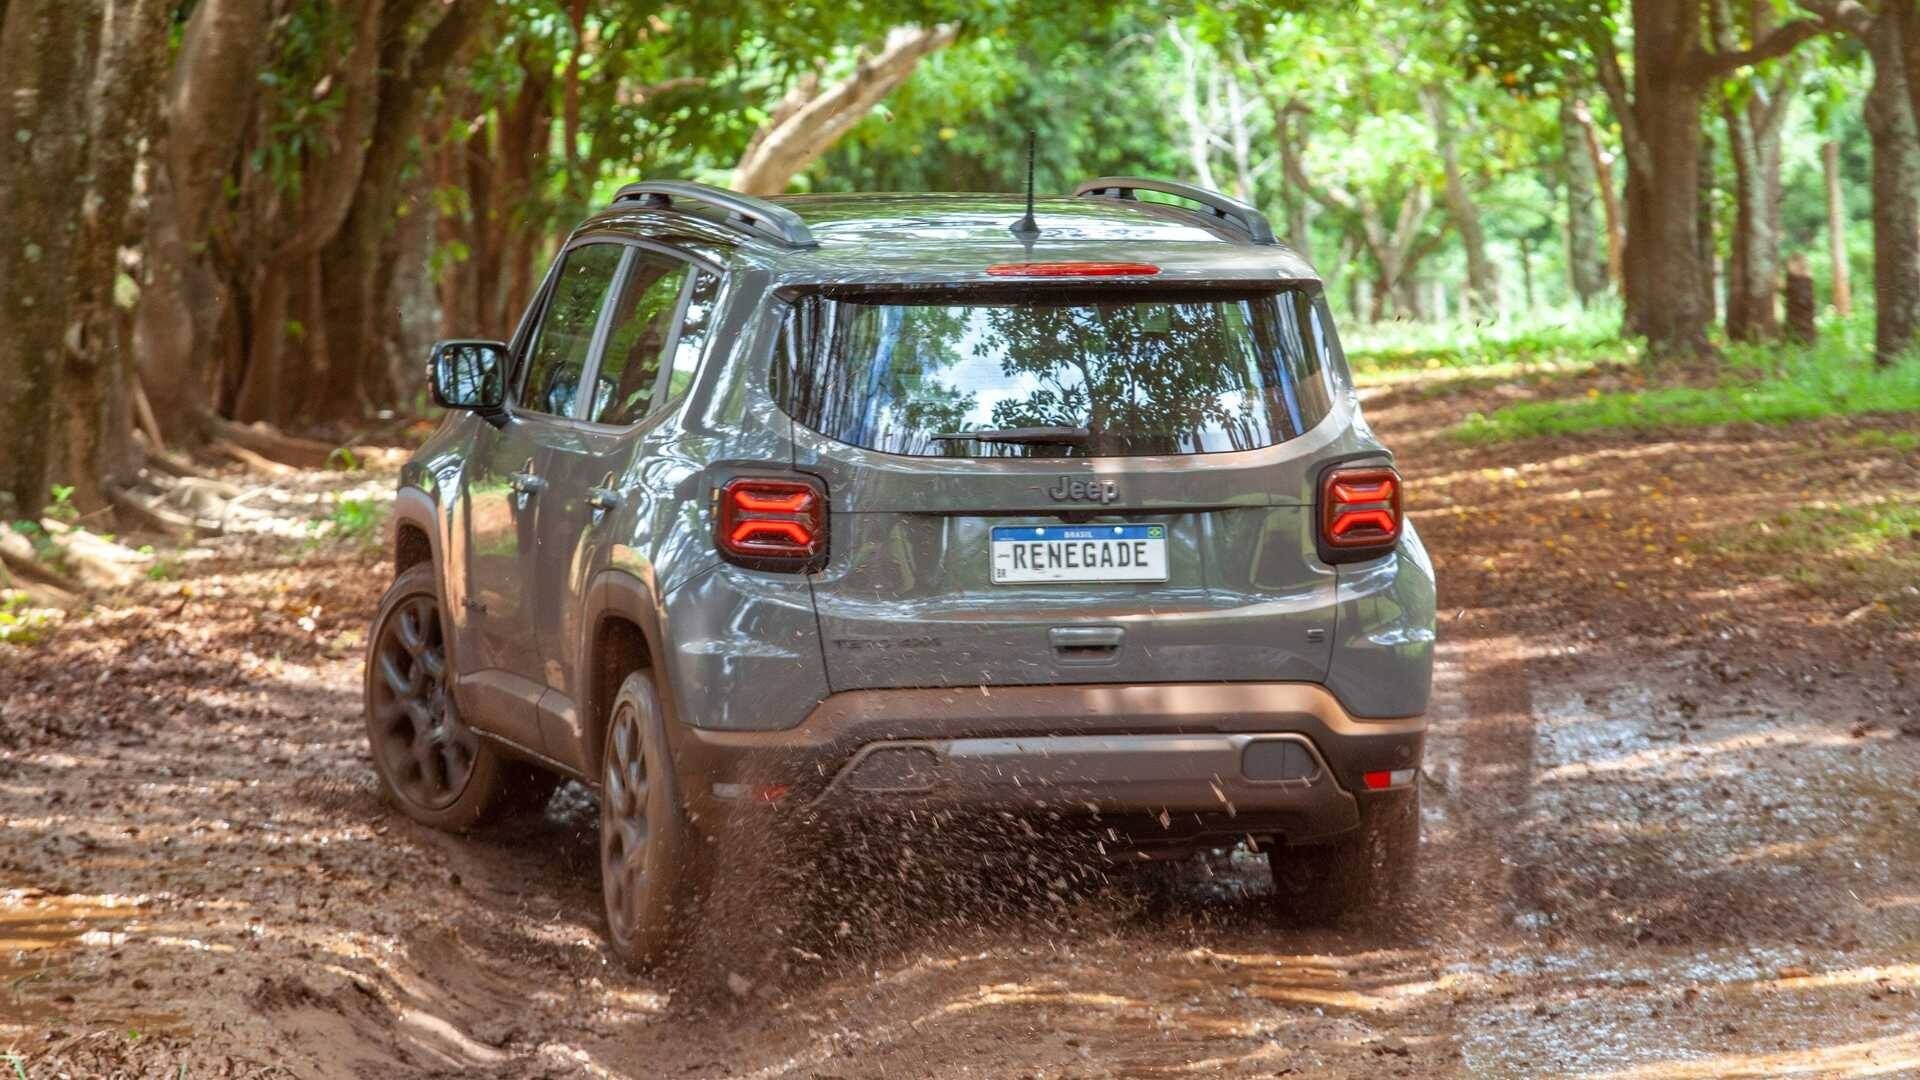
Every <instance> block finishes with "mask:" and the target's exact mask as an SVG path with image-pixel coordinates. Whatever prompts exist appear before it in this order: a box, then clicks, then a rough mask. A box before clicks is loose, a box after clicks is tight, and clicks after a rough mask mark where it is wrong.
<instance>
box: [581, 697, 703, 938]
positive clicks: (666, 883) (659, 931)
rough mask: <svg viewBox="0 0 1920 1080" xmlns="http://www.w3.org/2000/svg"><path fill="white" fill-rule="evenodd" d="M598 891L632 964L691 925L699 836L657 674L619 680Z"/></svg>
mask: <svg viewBox="0 0 1920 1080" xmlns="http://www.w3.org/2000/svg"><path fill="white" fill-rule="evenodd" d="M600 761H601V766H600V891H601V896H602V897H603V899H604V900H605V902H606V914H607V938H608V940H609V941H610V942H612V944H613V949H614V952H616V953H618V954H619V956H620V958H621V959H622V960H624V961H625V962H626V963H628V964H629V965H632V966H634V967H642V968H643V967H649V966H652V965H655V964H659V963H661V962H662V961H664V960H665V959H666V958H667V956H668V954H669V953H670V952H671V951H672V950H673V947H674V946H675V945H676V944H677V943H678V942H679V941H680V939H681V935H682V932H683V930H684V929H686V928H689V927H691V926H693V925H694V911H693V908H694V903H695V900H696V897H697V895H698V889H699V886H700V884H701V882H700V878H701V874H700V873H699V867H700V865H701V860H700V857H699V856H700V853H699V851H698V838H697V837H696V836H695V834H694V831H693V825H692V823H691V822H690V821H689V820H688V819H687V813H686V804H685V803H684V802H682V801H681V798H680V781H679V777H678V776H676V775H675V774H674V771H673V759H672V757H671V756H670V755H669V753H668V751H667V728H666V719H665V715H664V713H663V712H662V710H661V707H660V697H659V694H658V692H657V691H656V690H655V689H654V685H653V676H652V674H651V673H649V672H646V671H636V672H634V673H633V674H631V675H628V676H627V677H626V680H625V681H624V682H622V683H621V684H620V693H619V694H618V695H617V696H616V697H615V698H614V701H613V712H612V715H611V716H610V717H609V718H608V721H607V734H606V741H605V745H604V746H603V747H602V750H601V756H600Z"/></svg>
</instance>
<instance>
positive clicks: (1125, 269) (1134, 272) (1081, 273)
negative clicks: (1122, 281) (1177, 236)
mask: <svg viewBox="0 0 1920 1080" xmlns="http://www.w3.org/2000/svg"><path fill="white" fill-rule="evenodd" d="M1159 272H1160V268H1159V267H1157V266H1155V265H1153V264H1152V263H1134V262H1049V263H995V264H994V265H992V266H989V267H987V273H989V274H991V275H993V276H994V277H1152V276H1153V275H1154V274H1157V273H1159Z"/></svg>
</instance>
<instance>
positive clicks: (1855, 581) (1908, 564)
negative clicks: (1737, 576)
mask: <svg viewBox="0 0 1920 1080" xmlns="http://www.w3.org/2000/svg"><path fill="white" fill-rule="evenodd" d="M1699 546H1700V547H1701V548H1702V549H1704V550H1720V551H1726V552H1735V553H1745V552H1751V553H1754V554H1760V555H1770V556H1775V557H1779V558H1783V559H1786V560H1788V563H1789V569H1788V570H1787V572H1786V576H1787V577H1789V578H1790V579H1792V580H1793V581H1795V582H1797V583H1798V584H1800V585H1802V586H1805V587H1806V588H1808V589H1811V590H1813V591H1815V592H1817V593H1819V594H1820V595H1822V596H1851V597H1852V598H1853V599H1855V600H1865V601H1866V604H1864V605H1863V606H1862V607H1861V608H1860V609H1859V611H1858V613H1859V614H1866V613H1867V612H1869V611H1874V610H1879V611H1881V612H1890V613H1897V614H1898V613H1905V612H1911V611H1917V610H1920V593H1917V592H1916V591H1915V586H1914V583H1915V582H1920V501H1916V500H1914V499H1912V498H1891V499H1887V500H1885V501H1882V502H1878V503H1871V504H1867V505H1860V504H1858V503H1846V504H1827V503H1813V504H1810V505H1807V506H1801V507H1797V508H1795V509H1793V510H1791V511H1787V512H1785V513H1781V514H1776V515H1774V516H1773V517H1772V518H1770V519H1768V520H1765V521H1758V522H1745V523H1741V524H1739V525H1733V526H1728V527H1727V528H1725V529H1722V530H1720V531H1719V532H1717V533H1716V534H1715V535H1713V536H1711V537H1708V538H1706V539H1704V540H1703V541H1701V542H1700V545H1699ZM1898 617H1904V616H1903V615H1899V616H1898Z"/></svg>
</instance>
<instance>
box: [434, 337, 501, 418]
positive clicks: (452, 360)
mask: <svg viewBox="0 0 1920 1080" xmlns="http://www.w3.org/2000/svg"><path fill="white" fill-rule="evenodd" d="M427 376H428V381H429V382H431V383H432V384H433V401H434V404H436V405H439V406H440V407H441V408H443V409H472V410H473V411H475V412H478V413H495V412H499V411H500V410H501V407H502V406H503V405H505V403H506V400H507V347H506V346H505V345H503V344H501V343H500V342H498V341H442V342H440V343H438V344H436V345H435V346H434V347H433V356H432V358H431V359H430V360H429V361H428V362H427Z"/></svg>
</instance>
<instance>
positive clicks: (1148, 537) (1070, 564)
mask: <svg viewBox="0 0 1920 1080" xmlns="http://www.w3.org/2000/svg"><path fill="white" fill-rule="evenodd" d="M1165 580H1167V527H1166V526H1165V525H999V526H995V527H994V530H993V583H994V584H996V585H1028V584H1033V583H1036V582H1040V583H1049V582H1059V583H1063V584H1074V583H1080V582H1105V581H1165Z"/></svg>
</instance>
